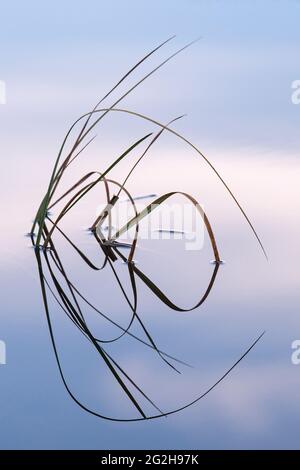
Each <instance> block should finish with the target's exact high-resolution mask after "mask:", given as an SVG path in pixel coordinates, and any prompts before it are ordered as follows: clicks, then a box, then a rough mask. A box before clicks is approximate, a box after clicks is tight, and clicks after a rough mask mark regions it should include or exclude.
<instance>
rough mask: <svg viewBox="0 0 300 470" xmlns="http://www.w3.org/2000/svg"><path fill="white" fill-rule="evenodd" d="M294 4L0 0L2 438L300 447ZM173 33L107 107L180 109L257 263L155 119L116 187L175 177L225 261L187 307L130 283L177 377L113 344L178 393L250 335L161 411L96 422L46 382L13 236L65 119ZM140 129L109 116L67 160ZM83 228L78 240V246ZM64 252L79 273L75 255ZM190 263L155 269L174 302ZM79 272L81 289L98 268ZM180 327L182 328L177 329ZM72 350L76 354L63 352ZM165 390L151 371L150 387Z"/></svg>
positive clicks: (145, 257)
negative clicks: (168, 410) (196, 302)
mask: <svg viewBox="0 0 300 470" xmlns="http://www.w3.org/2000/svg"><path fill="white" fill-rule="evenodd" d="M299 15H300V2H299V1H296V0H285V1H283V0H273V1H271V0H266V1H264V2H259V1H250V0H245V1H243V2H241V1H240V2H238V1H233V0H227V1H225V0H223V1H222V0H210V1H208V0H207V1H200V0H185V1H181V0H178V1H176V2H171V1H169V0H166V1H164V2H159V1H156V0H152V1H151V2H150V1H149V2H146V1H144V2H141V1H140V2H137V1H128V2H121V1H120V0H117V1H115V2H113V4H110V3H108V2H102V1H90V0H87V1H86V2H85V3H84V4H82V3H79V2H76V1H72V2H71V1H64V0H62V1H60V2H58V1H57V0H54V1H53V2H51V3H50V2H48V3H44V4H41V3H40V2H37V1H33V0H29V1H27V2H18V1H11V2H9V3H8V2H6V3H4V4H2V5H1V28H0V51H1V53H0V58H1V61H0V80H2V81H4V82H5V84H6V104H3V105H2V104H0V136H1V138H0V155H1V158H0V182H1V200H0V208H1V212H2V218H1V222H0V224H1V231H0V233H1V235H0V236H1V244H0V246H1V260H2V267H1V273H0V276H1V277H0V279H1V285H2V286H3V289H1V290H2V292H3V293H2V299H1V312H2V313H1V315H0V340H3V341H5V343H6V346H7V364H6V365H0V383H1V388H0V399H1V403H2V407H1V411H0V416H1V422H2V423H4V426H1V431H0V448H3V449H14V448H17V449H23V448H25V449H31V448H70V449H73V448H87V449H89V448H95V449H97V448H99V449H105V448H107V449H116V448H121V449H126V448H129V449H130V448H144V449H148V448H149V449H151V448H170V449H172V448H174V449H178V448H187V449H188V448H199V449H201V448H203V449H205V448H208V449H224V448H264V447H267V448H299V439H298V438H297V429H298V423H299V413H300V411H299V407H298V394H297V390H298V387H299V370H300V369H298V368H297V366H295V365H293V364H292V363H291V360H290V356H291V353H292V350H291V343H292V341H293V340H295V339H297V338H298V337H299V335H300V318H299V308H298V306H299V274H300V273H299V267H298V263H297V259H298V256H299V254H300V253H299V247H298V240H299V235H300V233H299V231H300V230H299V226H298V225H299V224H298V221H297V214H298V209H299V202H298V201H299V187H298V186H299V185H298V181H299V145H300V134H299V119H300V104H299V105H296V104H293V102H292V92H293V89H292V83H293V82H294V81H295V80H300V65H299V59H298V58H299V44H300V30H299ZM173 34H176V38H174V40H172V41H170V43H168V44H167V45H166V46H165V47H164V48H162V49H161V50H160V51H159V52H158V53H157V55H155V56H153V57H152V58H151V59H150V60H149V62H147V63H145V64H143V66H142V68H141V69H140V70H137V71H136V74H135V75H134V77H130V78H129V80H128V82H126V84H125V83H124V85H122V86H121V88H120V91H123V90H126V89H127V87H128V86H130V85H132V84H134V83H135V82H136V81H137V80H138V79H140V78H141V77H142V76H143V75H144V74H145V73H147V72H149V71H150V70H151V69H152V68H153V67H155V66H156V65H157V64H158V63H160V62H161V61H162V60H164V59H165V58H166V57H167V56H168V55H169V54H172V53H173V52H174V51H176V50H177V49H179V48H181V47H183V46H184V45H185V44H187V43H189V42H190V41H192V40H193V39H195V38H199V41H198V42H197V43H195V44H193V45H192V46H191V47H190V48H188V49H187V50H185V51H184V52H183V53H181V54H179V55H178V56H176V57H175V58H174V59H173V60H172V61H170V62H169V63H168V64H166V65H165V66H164V67H163V68H161V69H160V70H159V71H158V72H157V73H156V74H154V75H153V76H151V77H150V78H149V79H148V80H147V81H145V82H144V83H143V84H142V86H141V87H139V88H138V89H136V90H135V92H134V93H133V94H131V95H130V96H128V97H127V98H125V100H124V101H123V103H122V107H124V108H126V109H131V110H134V111H137V112H143V113H145V114H146V115H149V116H150V117H152V118H154V119H158V120H159V121H161V122H168V121H169V120H170V119H172V118H174V117H176V116H179V115H181V114H186V116H185V117H184V118H183V119H181V120H180V121H178V122H177V123H175V124H174V129H176V130H177V131H178V132H181V133H182V134H184V135H185V136H186V137H187V138H189V139H191V140H192V141H193V142H194V143H195V144H196V145H197V146H199V147H200V148H201V150H202V151H203V152H204V154H205V155H206V156H208V157H209V158H210V160H211V161H212V162H213V164H215V165H216V166H217V168H218V169H219V170H220V172H221V174H222V175H223V176H224V178H225V180H226V181H227V182H228V183H229V185H230V187H231V188H232V189H233V190H234V192H235V194H237V195H238V197H239V199H240V200H241V201H242V202H243V206H245V207H246V209H247V213H248V214H249V215H250V216H251V217H250V218H251V220H252V221H253V222H254V223H255V227H256V228H257V229H258V231H259V234H260V235H261V237H262V239H263V241H264V244H265V246H266V248H267V251H268V254H269V262H268V263H266V262H265V260H264V258H263V256H262V255H261V253H260V251H259V247H258V245H257V244H256V242H255V239H254V237H253V236H252V234H251V232H250V231H249V228H248V227H247V225H246V224H245V222H244V221H243V219H242V217H241V216H240V214H239V212H238V210H237V208H236V207H235V205H234V203H233V202H232V200H230V198H229V197H228V195H227V194H226V192H225V191H224V189H223V188H222V187H221V186H220V185H219V184H218V181H217V180H216V178H215V176H214V175H213V174H212V172H211V171H210V170H209V168H208V167H207V165H205V163H204V162H203V161H201V160H200V159H199V158H198V157H197V156H196V155H195V154H194V153H193V152H192V151H191V150H189V149H187V147H186V146H184V145H183V144H182V143H180V142H179V141H178V140H176V139H175V138H173V137H172V136H164V137H163V138H162V139H161V143H160V144H159V145H158V146H157V147H155V149H154V150H153V155H151V159H150V158H149V159H146V160H145V164H144V165H143V166H142V167H141V168H140V169H138V170H137V173H136V178H135V179H133V180H132V181H130V188H132V190H133V191H136V193H137V194H142V193H144V192H149V193H151V192H153V191H155V192H157V193H161V192H163V191H166V190H172V189H174V188H176V189H180V190H187V191H188V192H190V193H192V194H194V195H195V196H197V197H198V198H200V200H201V202H202V203H203V204H204V206H205V208H206V209H207V211H208V214H209V215H210V217H211V219H212V222H213V226H214V227H215V229H216V233H217V234H218V240H219V243H220V248H221V251H222V254H224V255H223V256H224V259H225V260H226V265H225V266H224V269H223V267H222V271H221V273H220V274H219V279H218V282H217V285H216V287H215V289H214V291H213V293H212V295H211V296H210V298H209V300H208V302H207V304H205V308H204V309H203V311H202V315H199V316H196V315H192V316H191V317H189V318H188V317H185V319H184V321H183V320H182V319H181V318H179V317H178V316H176V315H175V316H173V315H174V314H173V312H171V313H169V312H167V311H166V310H165V309H164V308H162V307H161V306H160V305H159V304H158V303H157V302H154V303H153V299H152V298H151V296H150V295H149V293H148V292H147V291H144V290H143V289H142V294H143V297H142V298H143V308H144V315H145V318H146V319H147V320H149V322H150V321H151V322H152V321H153V331H155V333H156V334H157V335H158V337H159V338H160V340H161V341H162V343H163V344H165V343H166V346H168V347H169V349H171V350H172V351H173V350H174V353H175V352H176V353H177V354H179V355H180V354H181V351H182V350H184V351H185V353H186V354H187V355H188V359H193V361H195V362H196V371H195V372H189V371H187V372H186V371H185V375H184V377H183V378H182V379H180V380H179V379H178V378H171V377H169V375H168V374H166V375H164V374H163V373H162V371H161V370H160V369H158V371H157V369H154V368H153V375H151V377H152V378H151V377H150V378H149V376H148V374H146V373H145V368H146V366H145V364H143V363H141V362H139V361H138V360H137V357H138V355H137V356H134V355H133V353H132V352H131V351H130V349H129V347H128V348H127V346H126V345H123V346H121V347H120V351H119V352H118V353H119V354H123V355H124V358H126V359H127V363H128V364H129V365H130V366H131V368H132V369H133V370H134V371H135V372H136V373H137V374H139V376H140V377H141V379H142V380H143V381H144V382H145V383H146V385H147V387H148V388H149V390H151V391H152V393H153V394H154V395H155V394H156V393H157V384H161V383H163V381H164V380H166V381H167V382H168V380H170V383H171V380H174V387H175V388H174V389H176V390H178V395H180V396H181V395H182V396H183V395H184V397H185V398H191V397H192V396H193V393H194V390H195V388H196V389H197V390H198V389H199V390H200V391H201V390H204V389H205V388H206V387H207V386H208V385H209V384H210V383H212V382H213V381H214V380H215V379H216V378H218V377H219V376H220V375H221V374H222V371H224V370H225V369H226V368H227V367H228V366H230V364H231V363H232V362H233V361H234V360H235V359H236V358H237V357H239V355H240V354H241V353H242V352H243V350H245V348H246V347H247V346H248V345H249V344H251V341H253V340H254V339H255V337H257V336H258V334H260V333H261V332H262V331H264V330H266V334H265V336H264V338H263V340H262V341H261V342H260V343H259V345H258V346H257V348H256V349H255V350H254V351H253V354H251V356H248V357H247V359H246V360H245V362H244V363H243V364H242V365H241V366H240V368H239V369H236V370H235V371H234V372H233V373H232V375H231V376H230V377H229V378H228V379H227V380H226V382H224V383H223V384H222V385H221V386H220V387H218V388H217V389H216V390H215V391H214V392H213V393H212V394H210V395H209V396H208V397H207V398H206V399H205V400H204V401H202V402H201V403H200V404H199V405H196V406H195V407H193V408H191V409H189V410H187V411H186V412H184V413H181V414H180V415H177V416H172V417H170V418H168V420H161V421H157V422H150V423H137V424H116V423H107V422H103V421H101V420H98V419H97V418H95V417H93V416H90V415H88V414H86V413H84V412H83V411H82V410H80V409H79V408H78V407H76V405H75V404H74V403H73V402H72V401H71V400H70V398H69V397H68V396H67V394H66V392H65V390H64V388H63V386H62V384H61V382H60V379H59V376H58V371H57V368H56V364H55V362H54V357H53V351H52V350H51V345H50V339H49V333H48V331H47V325H46V322H45V318H44V312H43V306H42V301H41V295H40V291H39V287H38V279H37V275H36V266H35V260H34V259H33V258H34V257H33V256H32V251H31V250H29V249H28V240H27V239H26V238H25V237H24V236H23V235H24V233H25V232H28V230H29V227H30V223H31V221H32V218H33V216H34V213H35V211H36V209H37V206H38V204H39V201H40V200H41V197H42V195H43V193H44V191H45V187H46V185H47V182H48V181H49V177H50V172H51V169H52V167H53V164H54V160H55V156H56V155H57V152H58V149H59V146H60V144H61V141H62V139H63V136H64V134H65V132H66V131H67V129H68V127H69V126H70V125H71V123H72V122H73V121H74V120H75V119H76V118H77V117H79V116H80V115H82V114H83V113H85V112H87V111H89V110H90V109H91V108H92V107H93V105H94V104H95V103H96V102H97V101H98V99H99V97H101V96H102V95H104V94H105V92H107V90H108V89H110V88H111V86H112V85H113V84H114V83H116V82H117V81H118V79H119V78H120V76H122V74H124V73H125V72H126V71H127V70H128V69H129V68H130V67H131V66H132V65H133V64H134V63H135V62H136V61H137V60H139V59H140V58H141V57H143V56H144V55H145V54H146V53H147V52H148V51H149V50H151V49H152V48H153V47H155V46H156V45H158V44H159V43H161V42H162V41H163V40H165V39H167V38H168V37H170V36H172V35H173ZM114 96H117V95H114ZM154 129H156V128H155V126H153V125H151V124H148V123H141V122H139V121H138V120H134V119H133V118H128V117H126V116H119V115H117V114H116V115H113V116H109V117H108V118H107V121H106V122H104V121H103V127H101V129H100V128H99V131H97V133H98V137H97V142H96V143H95V146H94V147H92V148H91V150H90V151H89V153H88V154H87V155H88V158H86V159H81V160H80V162H79V163H78V166H76V167H75V169H74V174H80V172H81V171H82V170H83V169H85V171H89V170H93V169H97V170H98V171H100V170H101V169H103V168H104V167H105V165H107V164H108V163H109V162H110V161H111V158H112V157H113V156H115V155H116V153H119V152H120V150H122V149H124V147H125V146H126V145H128V141H130V142H132V141H134V139H136V138H138V137H140V135H141V133H142V134H143V133H144V132H148V131H150V132H151V131H153V130H154ZM116 136H117V137H116ZM157 164H159V165H160V166H159V168H160V170H159V171H157ZM125 168H126V167H125V166H121V167H120V170H117V171H116V177H121V176H122V174H123V172H124V169H125ZM82 215H84V214H79V217H81V216H82ZM79 225H80V227H81V226H83V225H84V222H83V221H81V220H80V222H79ZM73 230H74V227H73ZM84 237H85V236H84V235H83V234H81V235H80V241H81V242H82V243H83V244H86V245H87V246H88V247H89V249H91V250H92V247H91V246H90V245H89V244H90V243H91V242H90V241H88V240H87V239H86V238H84ZM147 249H148V250H149V251H147ZM152 249H155V250H158V253H159V254H160V256H164V254H163V250H162V249H161V248H157V247H156V246H155V247H153V246H149V247H148V246H146V247H145V252H144V254H143V253H142V254H141V255H140V256H141V263H144V265H145V266H146V267H147V269H149V270H150V271H151V269H153V266H157V265H159V259H156V258H155V256H151V250H152ZM159 250H161V251H159ZM168 250H170V248H168V247H166V253H167V254H168V253H169V252H168ZM147 253H148V254H147ZM149 253H150V254H149ZM205 253H206V252H205ZM205 253H204V255H205ZM179 259H180V260H181V262H182V263H183V266H184V263H188V264H187V268H186V269H187V271H188V270H189V269H190V271H191V272H192V273H197V269H198V267H197V265H194V264H193V261H192V259H190V258H188V261H186V258H184V257H183V255H180V257H179ZM69 262H70V266H73V270H74V273H75V274H76V275H78V277H79V279H81V281H82V279H83V278H84V276H83V275H82V276H81V272H80V270H79V268H78V267H77V265H75V264H74V265H73V259H70V260H69ZM74 263H75V261H74ZM191 266H192V267H191ZM121 269H122V268H121ZM206 269H207V267H206ZM203 272H204V273H206V270H205V269H204V271H203ZM194 277H195V279H196V280H195V279H194V281H192V280H191V283H190V288H188V290H187V291H185V290H184V289H182V285H183V284H184V280H182V279H181V278H177V277H176V276H173V275H170V274H169V271H168V270H163V271H162V273H161V278H162V281H163V282H164V283H165V284H164V285H165V286H166V288H167V289H169V290H170V292H173V293H175V294H176V295H178V296H179V299H180V301H182V302H186V301H187V302H188V300H187V299H186V297H185V293H187V292H188V293H189V294H190V295H191V296H193V298H194V297H195V296H197V295H198V283H197V280H198V278H197V276H194ZM201 279H202V278H201ZM83 282H84V280H83ZM105 282H107V292H110V289H113V286H111V285H110V284H109V279H108V280H107V281H106V280H105ZM94 283H95V286H94ZM90 286H94V291H93V289H91V291H92V293H93V292H94V295H95V293H97V290H96V289H97V284H96V281H91V284H90ZM111 292H114V291H113V290H112V291H111ZM104 297H105V296H104ZM103 302H104V303H108V299H106V298H104V299H103ZM121 305H122V304H120V303H119V302H118V300H117V297H116V299H115V301H114V303H113V305H112V306H111V308H112V312H113V313H114V314H115V315H116V316H117V317H118V315H122V314H125V310H123V307H122V306H121ZM53 311H54V315H55V318H56V320H55V321H56V322H57V330H58V333H57V334H58V335H59V338H60V340H61V341H62V342H63V344H64V347H65V350H64V352H63V354H64V355H65V356H64V357H65V361H66V364H67V365H68V367H69V373H70V380H71V381H72V384H73V385H74V386H75V387H79V389H80V390H79V391H80V394H81V395H82V397H83V398H84V399H86V400H90V401H91V403H92V405H93V406H95V407H97V406H99V403H98V401H97V399H98V398H99V396H100V397H102V400H103V403H102V404H103V406H104V407H105V408H107V409H112V410H113V411H120V410H121V411H122V406H123V401H122V398H121V397H120V396H119V393H118V392H117V391H116V392H112V388H110V385H108V384H107V383H106V382H105V377H106V375H105V373H104V372H103V371H102V372H101V373H103V376H101V374H100V376H99V375H98V373H96V372H95V371H96V365H95V364H94V362H93V359H92V358H91V357H90V356H89V352H88V351H86V350H85V349H84V345H81V346H80V345H79V343H78V342H77V340H76V336H74V338H73V336H72V335H73V333H72V332H71V330H70V329H69V328H70V327H69V325H68V324H67V323H65V322H63V321H62V320H61V319H60V317H59V310H58V309H57V308H55V307H53ZM60 322H61V323H60ZM224 322H226V328H224ZM178 331H184V334H183V335H182V337H180V339H178V334H177V332H178ZM168 332H170V335H171V336H170V337H168ZM68 338H71V339H70V340H68ZM164 342H165V343H164ZM194 345H196V346H197V348H199V349H197V348H196V346H194ZM81 347H82V348H83V349H80V348H81ZM73 355H77V357H78V362H77V363H76V364H75V365H74V364H73V363H71V361H70V358H71V357H72V356H73ZM152 366H153V367H154V364H152V362H151V361H150V362H149V367H151V370H152ZM298 367H300V366H298ZM149 370H150V369H149ZM82 377H84V378H85V381H83V380H82ZM95 377H96V379H95ZM153 377H154V378H155V379H153ZM89 383H92V386H91V387H89V386H88V384H89ZM172 383H173V382H172ZM162 390H163V388H162ZM169 391H170V390H169V388H168V387H166V393H165V395H164V394H163V396H162V400H163V402H164V404H166V403H168V400H169V399H170V397H168V393H167V392H169ZM112 396H113V398H114V400H113V402H112V403H110V397H112ZM174 398H177V396H176V397H174ZM100 407H101V401H100ZM114 407H115V409H114ZM126 410H127V409H126ZM129 411H130V410H128V412H129Z"/></svg>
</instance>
